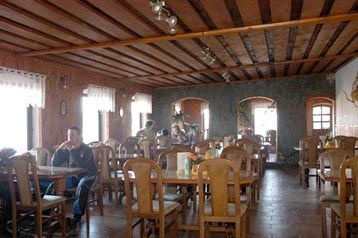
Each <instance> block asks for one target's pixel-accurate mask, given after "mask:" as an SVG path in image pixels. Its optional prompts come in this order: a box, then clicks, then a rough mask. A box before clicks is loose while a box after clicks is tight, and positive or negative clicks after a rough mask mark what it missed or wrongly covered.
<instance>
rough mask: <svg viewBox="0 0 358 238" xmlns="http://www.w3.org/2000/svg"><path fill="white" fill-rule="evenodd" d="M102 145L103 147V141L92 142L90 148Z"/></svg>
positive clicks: (89, 144)
mask: <svg viewBox="0 0 358 238" xmlns="http://www.w3.org/2000/svg"><path fill="white" fill-rule="evenodd" d="M100 145H103V143H102V141H91V142H90V143H88V146H89V147H96V146H100Z"/></svg>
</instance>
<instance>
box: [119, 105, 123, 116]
mask: <svg viewBox="0 0 358 238" xmlns="http://www.w3.org/2000/svg"><path fill="white" fill-rule="evenodd" d="M118 113H119V116H120V117H123V113H124V112H123V107H122V106H120V107H119V110H118Z"/></svg>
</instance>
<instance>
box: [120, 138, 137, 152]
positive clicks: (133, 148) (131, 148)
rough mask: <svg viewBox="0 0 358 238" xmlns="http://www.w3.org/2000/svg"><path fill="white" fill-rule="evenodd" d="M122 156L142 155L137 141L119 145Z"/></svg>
mask: <svg viewBox="0 0 358 238" xmlns="http://www.w3.org/2000/svg"><path fill="white" fill-rule="evenodd" d="M119 153H120V154H138V153H140V149H139V145H138V143H137V141H126V142H123V143H121V144H120V145H119Z"/></svg>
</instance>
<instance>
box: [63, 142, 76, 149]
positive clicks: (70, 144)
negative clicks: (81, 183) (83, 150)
mask: <svg viewBox="0 0 358 238" xmlns="http://www.w3.org/2000/svg"><path fill="white" fill-rule="evenodd" d="M59 148H60V149H67V150H72V149H73V148H75V146H74V145H73V144H72V143H71V141H65V142H63V143H62V144H61V145H60V147H59Z"/></svg>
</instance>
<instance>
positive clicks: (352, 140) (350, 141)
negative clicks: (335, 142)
mask: <svg viewBox="0 0 358 238" xmlns="http://www.w3.org/2000/svg"><path fill="white" fill-rule="evenodd" d="M357 140H358V138H357V137H354V136H346V137H345V138H343V140H342V141H341V144H340V147H339V148H342V149H345V150H348V151H350V152H351V155H352V156H354V153H355V146H356V143H357Z"/></svg>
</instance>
